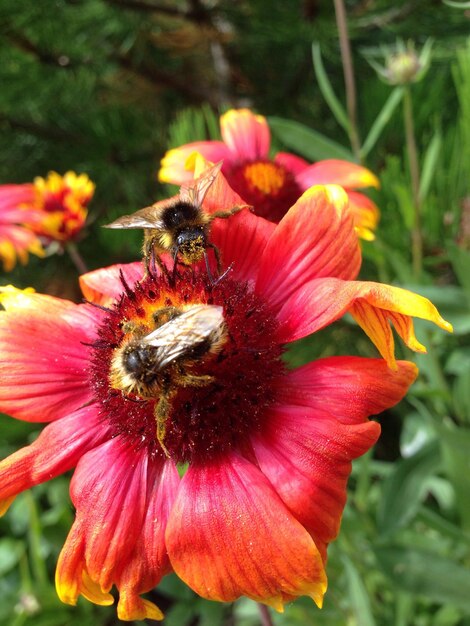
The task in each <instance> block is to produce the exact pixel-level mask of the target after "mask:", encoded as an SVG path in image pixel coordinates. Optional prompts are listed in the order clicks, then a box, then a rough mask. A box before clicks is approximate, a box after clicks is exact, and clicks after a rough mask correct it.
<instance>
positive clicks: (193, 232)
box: [176, 226, 207, 263]
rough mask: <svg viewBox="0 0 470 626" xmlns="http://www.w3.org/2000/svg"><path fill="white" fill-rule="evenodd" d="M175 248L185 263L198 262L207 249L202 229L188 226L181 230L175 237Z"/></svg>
mask: <svg viewBox="0 0 470 626" xmlns="http://www.w3.org/2000/svg"><path fill="white" fill-rule="evenodd" d="M176 247H177V249H178V252H179V253H180V254H181V256H182V258H183V260H184V261H186V262H187V263H196V262H197V261H200V260H201V259H202V257H203V256H204V251H205V249H206V247H207V238H206V232H205V229H204V227H201V226H190V227H188V228H185V229H184V230H182V231H181V232H180V233H179V234H178V235H177V237H176Z"/></svg>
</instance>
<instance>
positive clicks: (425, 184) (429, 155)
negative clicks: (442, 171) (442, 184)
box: [418, 129, 442, 202]
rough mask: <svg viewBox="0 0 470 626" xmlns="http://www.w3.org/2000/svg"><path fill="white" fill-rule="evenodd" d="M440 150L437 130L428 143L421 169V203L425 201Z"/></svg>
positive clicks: (440, 139) (439, 138)
mask: <svg viewBox="0 0 470 626" xmlns="http://www.w3.org/2000/svg"><path fill="white" fill-rule="evenodd" d="M441 149H442V134H441V131H440V130H439V129H438V130H436V132H435V133H434V136H433V138H432V139H431V141H430V142H429V145H428V147H427V150H426V152H425V154H424V158H423V168H422V171H421V181H420V185H419V192H418V193H419V198H420V200H421V202H423V201H424V200H425V199H426V196H427V195H428V193H429V188H430V186H431V183H432V181H433V179H434V173H435V171H436V166H437V163H438V160H439V156H440V154H441Z"/></svg>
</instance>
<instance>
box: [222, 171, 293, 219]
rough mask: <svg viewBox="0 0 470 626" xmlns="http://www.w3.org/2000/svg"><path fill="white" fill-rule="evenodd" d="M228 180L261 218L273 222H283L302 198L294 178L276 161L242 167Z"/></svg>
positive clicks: (228, 177) (233, 172)
mask: <svg viewBox="0 0 470 626" xmlns="http://www.w3.org/2000/svg"><path fill="white" fill-rule="evenodd" d="M227 180H228V183H229V185H230V186H231V187H232V188H233V189H234V190H235V191H236V192H237V193H238V194H240V196H241V197H242V198H243V199H244V200H245V202H248V203H249V204H252V205H253V206H254V208H255V213H256V214H257V215H260V216H261V217H265V218H266V219H268V220H271V221H272V222H279V220H280V219H281V218H282V217H283V216H284V215H285V214H286V213H287V211H288V210H289V209H290V207H291V206H292V205H293V204H294V203H295V202H296V201H297V200H298V198H299V197H300V196H301V195H302V190H301V189H300V187H299V186H298V184H297V183H296V181H295V178H294V176H293V174H292V173H291V172H289V170H287V169H286V168H285V167H284V166H283V165H280V164H279V163H274V162H273V161H252V162H250V163H243V164H242V165H238V166H236V167H234V168H233V169H232V170H231V171H229V172H227Z"/></svg>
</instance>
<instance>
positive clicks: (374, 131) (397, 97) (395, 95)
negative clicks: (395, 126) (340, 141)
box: [361, 87, 403, 158]
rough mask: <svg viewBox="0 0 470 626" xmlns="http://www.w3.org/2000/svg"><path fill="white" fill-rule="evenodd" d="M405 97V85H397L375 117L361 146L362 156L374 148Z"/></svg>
mask: <svg viewBox="0 0 470 626" xmlns="http://www.w3.org/2000/svg"><path fill="white" fill-rule="evenodd" d="M402 98H403V87H395V89H394V90H393V91H392V93H391V94H390V95H389V97H388V98H387V101H386V102H385V104H384V105H383V107H382V109H381V111H380V113H379V114H378V115H377V117H376V118H375V121H374V123H373V124H372V126H371V128H370V130H369V133H368V135H367V137H366V139H365V141H364V143H363V145H362V148H361V156H362V157H363V158H364V157H366V156H367V155H368V154H369V152H370V151H371V150H372V148H373V147H374V146H375V144H376V143H377V140H378V139H379V137H380V135H381V133H382V131H383V129H384V128H385V126H386V125H387V124H388V123H389V121H390V118H391V117H392V115H393V112H394V111H395V109H396V108H397V106H398V105H399V104H400V102H401V99H402Z"/></svg>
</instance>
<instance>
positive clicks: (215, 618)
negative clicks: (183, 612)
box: [197, 600, 227, 626]
mask: <svg viewBox="0 0 470 626" xmlns="http://www.w3.org/2000/svg"><path fill="white" fill-rule="evenodd" d="M226 610H227V605H226V604H224V603H222V602H211V601H210V600H200V601H199V602H198V605H197V613H198V614H199V626H214V625H215V624H223V623H224V619H223V617H224V613H225V612H226Z"/></svg>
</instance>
